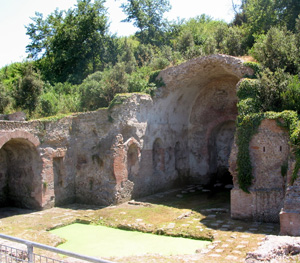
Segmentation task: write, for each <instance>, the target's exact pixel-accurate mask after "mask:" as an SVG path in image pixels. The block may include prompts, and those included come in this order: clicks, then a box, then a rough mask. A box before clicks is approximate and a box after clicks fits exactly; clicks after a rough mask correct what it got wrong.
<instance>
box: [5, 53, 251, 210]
mask: <svg viewBox="0 0 300 263" xmlns="http://www.w3.org/2000/svg"><path fill="white" fill-rule="evenodd" d="M245 74H251V69H249V68H246V67H244V66H243V63H242V61H241V60H239V59H236V58H234V57H230V56H224V55H212V56H208V57H201V58H196V59H193V60H190V61H188V62H186V63H183V64H181V65H179V66H176V67H172V68H168V69H166V70H163V71H161V73H160V75H159V78H161V79H162V81H163V82H164V84H165V85H164V86H163V87H161V88H159V89H158V90H157V91H156V93H155V95H154V97H150V96H149V95H142V94H130V95H121V96H120V97H119V101H118V103H116V104H115V105H114V106H113V107H111V108H110V109H101V110H98V111H95V112H87V113H82V114H76V115H72V116H69V117H66V118H63V119H61V120H58V121H31V122H25V121H23V122H22V121H0V158H1V160H2V161H1V164H0V204H2V205H5V204H7V202H8V200H10V201H13V202H14V203H18V206H23V207H33V208H38V209H42V208H48V207H52V206H54V205H64V204H68V203H72V202H80V203H87V204H96V205H109V204H115V203H120V202H124V201H126V200H129V199H131V198H136V197H140V196H146V195H149V194H152V193H155V192H158V191H161V190H164V189H168V188H171V187H174V186H175V185H176V184H182V183H187V182H199V183H203V184H208V183H211V182H213V181H215V180H218V176H216V175H217V174H218V173H219V174H221V177H222V173H220V172H219V171H222V170H227V169H228V165H227V161H228V158H229V152H230V149H231V144H232V141H233V134H234V120H235V117H236V115H237V110H236V102H237V98H236V95H235V89H236V87H235V86H236V84H237V82H238V81H239V80H240V79H241V78H242V77H243V76H244V75H245ZM1 142H2V144H1ZM28 153H29V154H28ZM28 178H32V180H29V179H28ZM219 179H222V178H219ZM21 184H22V187H23V186H24V187H25V188H26V189H24V191H23V190H22V192H21V193H22V194H21V195H20V196H17V195H15V194H14V193H15V192H16V187H18V186H20V185H21ZM1 189H2V190H1Z"/></svg>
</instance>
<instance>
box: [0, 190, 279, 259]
mask: <svg viewBox="0 0 300 263" xmlns="http://www.w3.org/2000/svg"><path fill="white" fill-rule="evenodd" d="M229 200H230V192H229V190H225V189H218V190H217V191H215V190H213V191H212V190H210V191H209V190H208V189H203V187H201V186H197V185H190V186H186V187H184V188H183V189H175V190H170V191H167V192H165V193H159V194H155V195H152V196H149V197H147V198H143V199H139V200H136V201H132V202H128V203H125V204H121V205H117V206H109V207H95V206H86V205H80V204H72V205H69V206H66V207H55V208H52V209H48V210H44V211H32V210H26V209H18V208H1V209H0V229H1V233H3V234H7V235H11V236H15V237H19V238H23V239H28V240H31V241H34V242H39V243H43V244H46V245H50V246H57V245H59V244H60V243H62V242H64V240H62V239H61V238H59V237H58V236H55V235H53V234H51V233H50V232H49V231H48V230H50V229H53V228H57V227H61V226H64V225H68V224H71V223H73V222H82V223H89V224H90V223H91V224H101V225H106V226H111V227H115V228H121V229H128V230H137V231H142V232H147V233H155V234H161V235H169V236H182V237H190V238H195V239H202V240H210V241H211V245H209V246H208V247H207V248H206V249H202V250H201V249H200V250H197V251H195V253H194V254H192V255H179V256H178V255H177V256H161V255H152V254H151V255H143V256H131V257H126V258H120V257H118V254H117V251H116V256H115V257H114V258H109V260H112V261H115V262H133V263H134V262H208V263H209V262H214V263H218V262H244V261H245V258H246V254H247V252H250V251H254V250H255V249H256V248H257V247H258V246H259V244H260V242H261V241H262V240H263V239H264V238H265V236H266V235H270V234H271V235H278V234H279V224H271V223H261V222H245V221H240V220H233V219H231V218H230V201H229ZM112 245H113V244H112ZM38 252H39V253H43V254H47V255H48V252H42V251H38V250H37V251H35V253H38ZM51 256H54V255H51ZM54 257H55V256H54ZM66 260H67V261H70V259H66ZM73 262H74V261H73Z"/></svg>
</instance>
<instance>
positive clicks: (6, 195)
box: [0, 138, 42, 209]
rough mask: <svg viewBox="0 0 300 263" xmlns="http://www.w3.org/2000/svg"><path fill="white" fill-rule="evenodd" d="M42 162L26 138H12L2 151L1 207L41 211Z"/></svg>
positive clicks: (0, 160)
mask: <svg viewBox="0 0 300 263" xmlns="http://www.w3.org/2000/svg"><path fill="white" fill-rule="evenodd" d="M41 170H42V161H41V158H40V156H39V153H38V151H37V149H36V145H35V144H33V143H32V142H31V141H29V140H28V139H27V138H26V139H24V138H11V139H9V140H8V141H7V142H5V143H4V144H3V145H2V147H1V149H0V205H1V206H15V207H21V208H30V209H40V208H41V203H42V178H41Z"/></svg>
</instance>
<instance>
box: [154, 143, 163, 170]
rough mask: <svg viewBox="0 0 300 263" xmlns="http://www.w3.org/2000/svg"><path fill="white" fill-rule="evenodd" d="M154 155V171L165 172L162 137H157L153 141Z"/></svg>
mask: <svg viewBox="0 0 300 263" xmlns="http://www.w3.org/2000/svg"><path fill="white" fill-rule="evenodd" d="M152 157H153V170H154V172H163V171H164V170H165V151H164V147H163V143H162V140H161V139H160V138H157V139H156V140H155V141H154V143H153V155H152Z"/></svg>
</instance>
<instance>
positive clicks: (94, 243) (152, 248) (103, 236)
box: [51, 223, 210, 257]
mask: <svg viewBox="0 0 300 263" xmlns="http://www.w3.org/2000/svg"><path fill="white" fill-rule="evenodd" d="M51 233H53V234H55V235H58V236H60V237H62V238H64V239H66V240H67V242H66V243H64V244H62V245H60V246H58V247H59V248H61V249H65V250H69V251H73V252H76V253H79V254H84V255H89V256H94V257H112V256H118V257H125V256H133V255H143V254H147V253H149V254H161V255H180V254H193V253H195V251H196V250H197V249H200V248H204V247H205V246H207V245H208V244H210V242H209V241H201V240H193V239H188V238H179V237H167V236H158V235H153V234H146V233H140V232H136V231H126V230H120V229H114V228H109V227H105V226H95V225H84V224H77V223H76V224H72V225H69V226H65V227H62V228H58V229H54V230H51Z"/></svg>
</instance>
